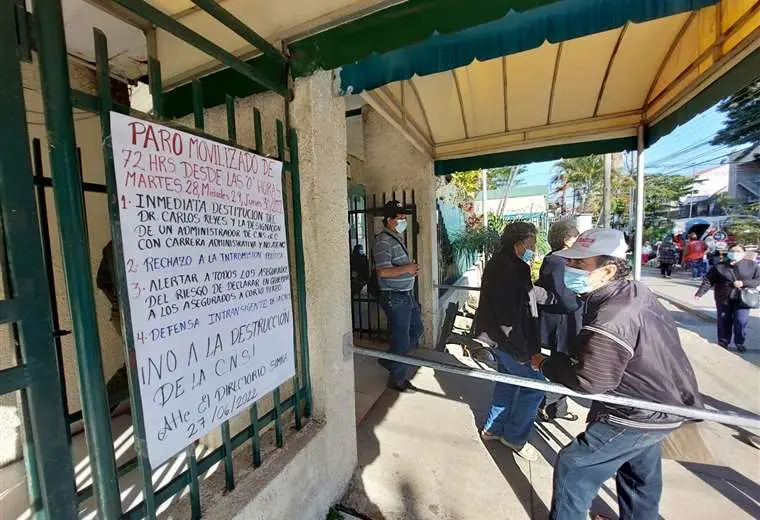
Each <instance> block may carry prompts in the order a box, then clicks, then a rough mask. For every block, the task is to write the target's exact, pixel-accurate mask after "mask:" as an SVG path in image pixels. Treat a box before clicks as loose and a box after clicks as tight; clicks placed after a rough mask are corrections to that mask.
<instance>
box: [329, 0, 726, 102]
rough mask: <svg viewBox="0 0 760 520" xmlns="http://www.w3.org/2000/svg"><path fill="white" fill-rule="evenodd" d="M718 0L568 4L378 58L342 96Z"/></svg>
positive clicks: (577, 0)
mask: <svg viewBox="0 0 760 520" xmlns="http://www.w3.org/2000/svg"><path fill="white" fill-rule="evenodd" d="M717 2H718V0H636V1H634V0H625V1H621V0H563V1H561V2H553V3H550V4H547V5H544V6H542V7H537V8H535V9H531V10H529V11H525V12H521V13H518V12H509V13H507V14H506V15H505V16H503V17H501V18H500V19H497V20H494V21H491V22H488V23H484V24H482V25H478V26H474V27H470V28H469V29H464V30H461V31H459V32H457V33H453V34H448V35H446V34H435V35H433V36H432V37H431V38H430V39H428V40H426V41H424V42H422V43H418V44H416V45H410V46H408V47H404V48H402V49H398V50H394V51H391V52H387V53H385V54H374V55H372V56H370V57H369V58H366V59H364V60H362V61H360V62H357V63H352V64H349V65H344V66H343V67H342V69H341V70H340V91H341V93H342V94H358V93H360V92H362V91H364V90H371V89H374V88H377V87H380V86H382V85H386V84H388V83H392V82H394V81H401V80H407V79H410V78H411V77H412V76H414V75H415V74H416V75H420V76H425V75H428V74H435V73H438V72H443V71H447V70H452V69H456V68H459V67H464V66H466V65H468V64H470V63H472V61H473V60H474V59H478V60H480V61H487V60H490V59H494V58H499V57H501V56H508V55H510V54H515V53H518V52H522V51H526V50H530V49H535V48H537V47H539V46H541V45H542V44H543V43H544V42H545V41H549V42H551V43H558V42H562V41H567V40H571V39H573V38H579V37H581V36H588V35H590V34H595V33H600V32H604V31H608V30H611V29H616V28H619V27H622V26H623V25H625V24H626V23H627V22H636V23H641V22H646V21H649V20H655V19H658V18H664V17H666V16H671V15H675V14H678V13H683V12H688V11H693V10H697V9H701V8H703V7H706V6H709V5H713V4H716V3H717Z"/></svg>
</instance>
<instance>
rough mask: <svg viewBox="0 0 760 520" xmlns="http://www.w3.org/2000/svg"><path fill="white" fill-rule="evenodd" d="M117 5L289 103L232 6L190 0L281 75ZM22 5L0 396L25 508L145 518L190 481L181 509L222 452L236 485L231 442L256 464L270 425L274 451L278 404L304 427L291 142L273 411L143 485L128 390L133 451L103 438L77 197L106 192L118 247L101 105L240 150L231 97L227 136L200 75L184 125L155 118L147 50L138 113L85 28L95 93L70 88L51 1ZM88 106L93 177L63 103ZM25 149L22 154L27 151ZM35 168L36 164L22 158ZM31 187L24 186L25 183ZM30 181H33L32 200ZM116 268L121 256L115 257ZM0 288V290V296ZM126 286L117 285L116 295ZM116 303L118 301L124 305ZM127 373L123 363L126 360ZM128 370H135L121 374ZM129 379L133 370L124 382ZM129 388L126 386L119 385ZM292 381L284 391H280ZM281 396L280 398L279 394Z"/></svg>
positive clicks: (306, 409) (0, 42)
mask: <svg viewBox="0 0 760 520" xmlns="http://www.w3.org/2000/svg"><path fill="white" fill-rule="evenodd" d="M114 3H115V4H119V5H120V6H121V7H123V8H126V9H128V10H130V11H132V12H133V13H134V14H136V15H137V16H140V17H142V18H144V19H145V20H147V21H149V22H150V23H152V24H154V25H155V26H157V27H161V28H162V29H164V30H166V31H168V32H170V33H172V34H173V35H174V36H177V37H178V38H180V39H182V40H184V41H186V42H187V43H189V44H191V45H194V46H195V47H197V48H199V49H200V50H202V51H204V52H206V53H207V54H209V55H211V56H212V57H214V58H216V59H219V60H220V61H222V62H223V63H224V64H225V65H227V66H229V67H231V68H234V69H235V70H237V71H239V72H241V73H242V74H244V75H245V76H247V77H248V78H249V79H251V80H252V81H255V82H257V83H259V84H261V85H262V86H264V87H266V88H268V89H271V90H274V91H275V92H278V93H279V94H281V95H283V96H284V100H283V103H284V108H285V114H286V116H287V113H288V101H289V98H290V96H291V91H290V88H289V62H288V60H287V58H286V57H285V56H283V55H282V54H281V53H279V52H278V51H277V50H276V49H274V48H273V47H271V46H270V45H269V44H267V43H266V42H265V41H264V40H262V39H261V38H260V37H258V35H256V34H255V33H253V31H251V30H250V29H249V28H247V27H246V26H245V25H244V24H242V23H241V22H239V21H238V20H237V19H235V18H234V17H233V16H232V15H231V14H230V13H228V12H227V11H225V10H224V9H223V8H221V7H219V6H218V4H216V3H215V2H213V1H210V0H198V1H196V4H198V6H199V7H200V8H201V9H203V10H204V11H206V12H208V13H209V14H210V15H211V16H213V17H214V18H216V19H217V20H219V21H220V22H221V23H224V24H225V25H227V26H228V27H229V28H230V29H232V30H233V31H235V32H237V33H238V34H240V35H241V36H243V37H244V38H246V39H247V40H248V41H249V42H251V43H252V44H254V45H256V46H257V47H259V48H261V49H262V50H263V51H264V53H265V54H267V55H271V56H273V59H275V60H276V61H277V62H278V66H279V67H280V70H281V73H282V74H280V75H279V76H278V77H276V78H274V79H273V78H271V77H270V76H267V75H266V74H264V73H260V72H259V71H257V70H256V69H254V68H253V67H252V66H251V65H250V64H248V63H246V62H243V61H241V60H238V59H237V58H235V57H234V56H232V55H231V54H229V53H227V52H226V51H224V50H223V49H221V48H219V47H217V46H216V45H215V44H213V43H212V42H210V41H208V40H206V39H205V38H203V37H201V36H200V35H198V34H196V33H194V32H192V31H191V30H189V29H187V28H186V27H185V26H183V25H181V24H180V23H178V22H176V21H175V20H173V19H172V18H171V17H169V16H168V15H166V14H164V13H162V12H161V11H158V10H157V9H155V8H154V7H152V6H150V5H149V4H147V3H146V2H144V1H142V0H115V2H114ZM32 5H33V12H34V14H30V13H28V12H27V11H26V8H25V2H24V1H23V0H0V67H1V68H0V70H2V73H0V114H2V115H1V116H0V117H2V119H3V124H2V125H0V127H1V128H2V139H1V140H0V143H1V145H0V217H2V218H0V267H3V269H2V272H0V275H2V276H3V279H2V282H3V283H1V284H0V326H2V325H4V324H12V327H13V329H12V330H13V336H14V338H15V340H16V344H17V350H18V358H19V363H18V365H17V366H14V367H11V368H6V369H4V370H0V395H2V394H6V393H9V392H14V391H20V392H21V397H22V409H23V414H24V425H23V430H24V433H25V435H26V439H27V441H26V442H25V443H24V449H25V453H24V455H25V457H24V459H25V463H26V472H27V481H28V488H29V496H30V501H31V509H32V514H33V516H34V517H36V518H52V519H56V520H57V519H66V518H76V517H77V515H78V510H79V506H80V504H81V503H82V502H83V501H85V500H87V499H88V498H90V497H92V496H94V497H95V500H96V504H97V515H98V518H104V519H116V518H154V517H155V516H156V510H157V509H158V508H159V507H160V506H161V505H162V504H163V503H165V502H166V501H167V500H169V499H171V498H172V497H175V496H177V495H178V494H179V493H181V492H182V491H183V490H184V489H185V488H188V489H189V501H190V506H191V512H192V517H193V518H200V517H201V513H202V504H201V491H200V482H199V475H201V474H203V473H205V472H206V471H208V470H210V469H211V468H212V467H213V466H214V465H216V464H217V463H219V462H222V463H223V465H224V471H225V484H226V488H227V490H232V489H233V488H234V487H235V475H234V470H233V464H232V456H233V452H234V451H235V450H236V449H237V448H239V447H242V446H246V445H248V443H249V442H250V445H249V446H250V448H249V449H250V456H251V464H252V465H253V466H259V465H261V463H262V446H261V435H262V430H263V429H265V428H268V427H270V426H271V427H273V429H274V434H275V442H276V446H277V447H282V446H283V443H284V437H285V429H286V428H287V427H289V426H290V424H288V423H286V420H285V418H284V416H285V414H286V413H288V412H289V411H291V412H292V421H293V422H292V426H293V427H294V428H295V429H296V430H299V429H301V428H302V425H303V423H304V418H307V417H310V415H311V409H312V402H311V399H312V393H311V382H310V376H309V347H308V340H307V316H306V296H305V295H306V289H305V267H304V265H305V262H304V255H303V238H302V233H301V208H300V184H299V172H298V139H297V134H296V131H295V130H294V129H290V128H288V127H287V119H286V123H283V122H282V121H277V128H276V131H277V144H278V147H277V148H278V159H279V160H281V161H282V162H283V164H284V166H283V198H284V203H285V215H286V221H287V226H286V227H287V236H288V243H289V244H291V246H290V249H291V258H290V262H291V273H294V275H293V276H291V280H292V286H291V291H292V296H293V302H294V314H295V317H296V320H295V321H296V325H295V329H296V330H295V337H296V353H295V354H296V355H295V358H296V375H295V377H294V378H293V379H292V381H290V382H289V384H287V385H283V386H281V387H280V388H278V389H276V390H274V392H273V395H272V403H273V405H272V408H271V409H269V410H263V411H260V410H259V409H258V407H257V405H256V404H254V405H253V406H252V407H251V408H250V412H249V416H250V421H249V426H248V427H246V428H244V429H243V430H242V431H240V432H239V433H237V434H235V435H232V433H231V431H230V426H229V423H225V424H223V425H222V426H221V438H222V445H221V446H219V447H218V448H216V449H214V450H212V451H210V452H208V453H206V454H204V456H203V457H202V458H196V452H195V450H194V447H193V446H189V447H188V449H187V450H186V455H185V464H186V468H185V469H184V471H181V472H179V473H178V474H177V475H176V476H174V477H173V478H172V479H171V480H170V481H169V482H168V483H165V484H164V485H163V486H162V487H160V488H159V489H154V485H153V477H154V476H153V472H152V471H151V468H150V465H149V463H148V460H147V453H146V452H145V450H144V449H142V448H143V447H144V446H145V438H144V431H143V427H142V416H141V413H142V411H141V408H140V401H139V399H137V398H136V396H135V395H132V396H131V398H132V403H131V410H132V414H133V422H134V425H135V430H134V435H135V444H136V446H137V453H138V455H137V457H136V458H134V459H132V460H129V461H127V462H126V463H123V464H121V465H117V464H116V457H115V453H114V452H115V450H114V443H113V439H112V434H111V423H110V417H109V406H108V400H107V396H106V391H105V390H106V389H105V380H104V376H103V360H102V355H101V344H100V338H99V337H98V321H97V316H96V313H95V296H94V290H93V283H92V271H91V268H90V265H91V264H90V253H89V243H88V235H87V227H86V218H85V204H84V194H85V193H86V192H89V193H99V194H102V195H104V196H106V197H108V204H109V215H110V218H111V230H112V236H113V238H114V246H115V250H116V251H117V254H120V251H121V245H120V243H119V242H120V240H119V238H118V237H119V236H120V235H119V233H118V232H116V231H117V230H118V227H119V222H118V208H117V207H116V195H115V193H116V190H115V178H114V172H113V163H112V151H111V144H110V111H111V110H114V111H117V112H122V113H126V114H130V115H133V116H136V117H140V118H143V119H149V120H153V121H160V122H161V123H162V124H164V125H167V126H174V127H177V128H179V129H181V130H184V131H189V132H194V133H196V134H198V135H201V136H203V137H205V138H208V139H212V140H216V141H219V142H222V143H224V144H231V145H235V146H238V147H241V148H246V147H244V146H240V145H238V144H237V143H236V133H237V132H236V123H235V122H236V114H235V108H236V104H235V99H234V98H233V97H231V96H229V95H228V96H227V103H226V108H227V123H228V124H227V130H228V132H227V139H221V138H218V137H214V136H212V135H208V134H205V133H204V132H203V110H204V103H203V92H202V87H201V82H200V81H198V80H196V81H194V82H193V101H194V103H193V105H194V116H195V118H194V120H195V127H196V128H195V129H194V130H193V129H188V128H185V127H182V126H180V125H176V124H174V123H172V122H171V121H165V120H163V119H162V117H163V107H164V103H163V90H162V84H161V77H160V64H159V62H158V61H157V60H156V59H154V58H153V57H151V58H150V62H149V79H150V87H151V94H152V96H153V106H154V111H153V115H147V114H141V113H138V112H135V111H134V110H131V109H130V108H129V107H128V106H124V105H122V104H119V103H118V102H117V101H116V100H114V99H113V98H112V89H111V78H110V75H109V66H108V50H107V38H106V35H104V34H103V33H102V32H100V31H98V30H97V29H96V30H95V33H94V35H93V38H94V46H95V55H96V69H97V74H96V76H97V91H98V94H97V95H93V94H89V93H86V92H81V91H77V90H73V89H71V87H70V84H69V71H68V62H67V58H68V57H67V52H66V44H65V36H64V28H63V19H62V11H61V1H60V0H34V1H33V2H32ZM21 61H28V62H32V63H34V64H35V65H36V66H38V67H39V72H40V80H41V96H42V100H43V108H44V118H45V127H46V135H47V140H48V143H47V150H46V151H47V153H48V154H49V158H50V170H51V171H50V176H49V177H46V176H45V175H43V172H42V171H41V168H42V159H41V156H42V153H43V150H42V148H41V147H40V143H39V141H34V142H32V147H31V148H32V149H31V150H30V139H29V136H28V132H27V120H26V109H25V102H24V92H23V82H22V68H21ZM74 108H76V109H79V110H85V111H88V112H91V113H93V114H95V115H97V116H99V118H100V124H101V132H102V135H103V136H104V139H103V143H102V147H103V158H104V164H103V168H104V171H105V178H106V183H105V184H96V183H86V182H83V180H82V176H81V171H80V169H81V164H80V161H79V159H78V155H77V143H76V137H75V127H74V117H73V109H74ZM250 117H251V118H253V121H254V132H255V148H252V149H248V150H249V151H251V152H256V153H260V154H261V153H263V144H262V141H263V139H262V129H261V115H260V114H259V112H258V111H257V110H254V111H253V113H251V114H250ZM32 158H33V159H34V160H33V161H32V160H31V159H32ZM33 164H34V168H33V166H32V165H33ZM35 186H36V188H35ZM35 189H37V190H38V197H37V202H35ZM45 190H52V193H53V196H54V201H55V209H56V214H57V224H58V231H59V235H60V236H61V237H65V238H64V239H62V240H61V244H60V249H61V256H62V259H63V267H64V273H65V281H66V294H67V297H68V302H69V307H70V310H71V313H70V314H71V328H72V331H71V332H72V333H73V338H74V349H75V353H76V361H77V366H78V378H79V381H78V382H79V387H80V393H81V398H82V412H81V413H69V410H68V409H67V405H66V392H67V390H66V389H67V387H66V384H65V381H64V372H63V368H62V367H63V365H62V364H63V359H62V353H61V349H62V346H61V342H60V337H61V336H62V335H64V334H67V333H69V331H62V330H60V325H59V322H58V309H57V307H56V302H55V294H56V288H55V285H54V280H53V270H52V267H51V264H52V258H51V253H50V249H51V247H50V241H51V240H50V230H49V228H48V223H47V218H46V211H47V210H46V207H45V205H46V202H45V193H44V192H45ZM116 264H117V265H121V262H116ZM118 271H119V272H117V277H118V278H119V281H120V286H122V287H123V286H124V281H125V273H124V272H123V267H119V269H118ZM3 288H5V292H3ZM120 292H122V293H126V291H120ZM127 308H128V306H126V305H122V309H123V312H126V311H124V309H127ZM127 343H128V345H127V350H128V352H126V359H131V358H132V356H131V355H132V354H133V350H132V346H131V344H130V343H131V340H127ZM128 366H130V367H131V371H132V372H134V371H135V367H134V366H133V364H132V363H129V362H128ZM132 377H135V375H134V374H132ZM134 381H135V383H136V379H135V380H134ZM130 386H131V388H134V387H136V386H137V385H136V384H134V385H130ZM291 389H292V390H291ZM282 392H289V393H290V395H288V396H285V397H284V396H283V395H282ZM80 419H81V420H82V421H83V423H84V427H85V432H86V436H87V447H88V455H89V464H90V467H91V472H92V484H90V485H82V484H80V485H79V486H77V484H76V482H75V474H74V467H73V463H72V454H71V450H70V442H71V429H70V426H71V424H72V423H74V422H76V421H78V420H80ZM132 471H138V472H139V474H140V477H141V482H142V492H143V499H142V500H141V501H140V503H138V504H137V505H136V506H134V507H132V508H131V509H129V510H124V509H123V507H122V501H121V496H120V489H119V477H121V476H124V475H126V474H128V473H130V472H132Z"/></svg>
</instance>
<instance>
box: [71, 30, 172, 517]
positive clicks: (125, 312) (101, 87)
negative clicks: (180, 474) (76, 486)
mask: <svg viewBox="0 0 760 520" xmlns="http://www.w3.org/2000/svg"><path fill="white" fill-rule="evenodd" d="M93 38H94V46H95V67H96V76H97V84H98V96H99V97H100V103H101V105H100V131H101V134H102V135H103V139H102V146H103V168H104V172H105V178H106V186H108V192H109V194H108V209H109V214H110V217H111V239H112V240H113V252H114V253H113V254H114V255H115V256H118V257H121V256H123V249H122V242H121V226H120V214H119V202H118V200H117V190H116V185H117V181H116V171H115V169H114V163H113V147H112V144H111V74H110V69H109V64H108V41H107V39H106V35H105V34H103V32H101V31H100V30H99V29H94V30H93ZM151 84H153V85H154V86H155V85H156V83H155V80H154V79H152V80H151ZM160 90H161V88H160V79H159V82H158V91H159V94H158V96H159V97H160ZM154 100H155V97H154ZM113 266H114V268H115V271H116V272H115V275H116V278H117V280H118V283H119V287H126V286H127V281H126V280H127V275H126V273H125V272H124V264H123V263H122V262H120V261H118V258H115V259H114V262H113ZM117 292H118V293H119V294H118V297H119V307H120V309H119V310H120V311H121V316H122V320H121V323H122V338H123V339H124V343H125V345H126V349H125V361H126V364H127V372H128V373H129V376H128V380H129V385H130V390H131V392H130V396H131V398H132V401H131V413H132V417H133V421H132V422H133V424H134V437H135V446H136V448H137V457H138V466H139V468H140V477H141V480H142V485H143V496H144V500H145V503H146V515H147V517H148V518H149V519H152V518H155V516H156V506H155V501H154V500H153V481H152V478H153V473H152V471H151V467H150V462H149V461H148V452H147V441H146V436H145V426H144V421H143V413H142V401H141V400H140V398H139V395H140V388H139V383H138V378H137V367H136V366H135V365H133V364H132V362H131V360H132V359H134V356H133V354H134V344H133V339H132V337H133V336H132V319H131V316H130V308H129V296H128V295H127V294H125V293H126V291H117ZM98 351H99V350H98ZM103 389H104V388H103V387H101V388H100V392H99V393H100V394H101V395H104V394H105V392H104V391H103ZM85 417H86V416H85ZM109 427H110V425H109ZM110 449H111V450H113V445H111V447H110ZM117 482H118V479H117ZM96 489H97V488H96ZM116 506H117V507H118V510H119V513H120V514H121V501H119V502H118V503H117V504H116ZM108 518H110V517H108Z"/></svg>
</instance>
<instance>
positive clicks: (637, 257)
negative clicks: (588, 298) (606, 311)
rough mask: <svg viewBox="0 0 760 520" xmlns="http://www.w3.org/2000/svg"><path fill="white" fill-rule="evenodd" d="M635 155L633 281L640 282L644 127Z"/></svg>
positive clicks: (642, 239) (642, 237) (640, 126)
mask: <svg viewBox="0 0 760 520" xmlns="http://www.w3.org/2000/svg"><path fill="white" fill-rule="evenodd" d="M638 135H639V141H638V142H639V146H638V153H637V154H636V159H637V164H636V229H635V232H636V234H635V235H634V237H635V238H634V247H633V279H634V280H636V281H637V282H638V281H640V280H641V248H642V243H643V242H644V125H639V134H638Z"/></svg>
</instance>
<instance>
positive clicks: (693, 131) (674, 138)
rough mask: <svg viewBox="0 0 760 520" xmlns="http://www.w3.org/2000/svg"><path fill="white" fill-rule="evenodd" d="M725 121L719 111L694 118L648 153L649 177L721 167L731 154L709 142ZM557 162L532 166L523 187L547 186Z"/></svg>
mask: <svg viewBox="0 0 760 520" xmlns="http://www.w3.org/2000/svg"><path fill="white" fill-rule="evenodd" d="M724 120H725V117H724V115H723V114H722V113H720V112H718V110H717V108H716V107H712V108H710V109H709V110H706V111H705V112H703V113H701V114H699V115H697V116H695V117H694V118H692V119H691V120H690V121H689V122H687V123H685V124H683V125H681V126H680V127H678V128H676V129H675V130H673V131H672V132H671V133H670V134H668V135H667V136H665V137H663V138H662V139H660V140H659V141H657V142H656V143H655V144H654V145H652V146H651V147H650V148H648V149H647V150H646V153H645V155H644V161H645V162H644V167H645V171H647V172H648V173H667V174H691V173H692V170H693V169H696V171H701V170H706V169H708V168H709V167H710V166H716V165H718V164H720V162H721V161H722V160H725V156H726V154H727V153H728V152H729V151H730V149H729V148H727V147H715V146H712V145H710V144H709V141H710V139H712V137H713V136H714V135H715V133H716V132H717V131H718V130H720V128H721V127H722V126H723V122H724ZM555 162H556V161H548V162H540V163H532V164H529V165H527V168H528V169H527V172H526V173H525V174H524V175H523V176H522V182H521V185H522V186H536V185H548V184H549V183H550V182H551V178H552V176H553V174H554V172H553V171H552V169H553V168H554V164H555Z"/></svg>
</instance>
